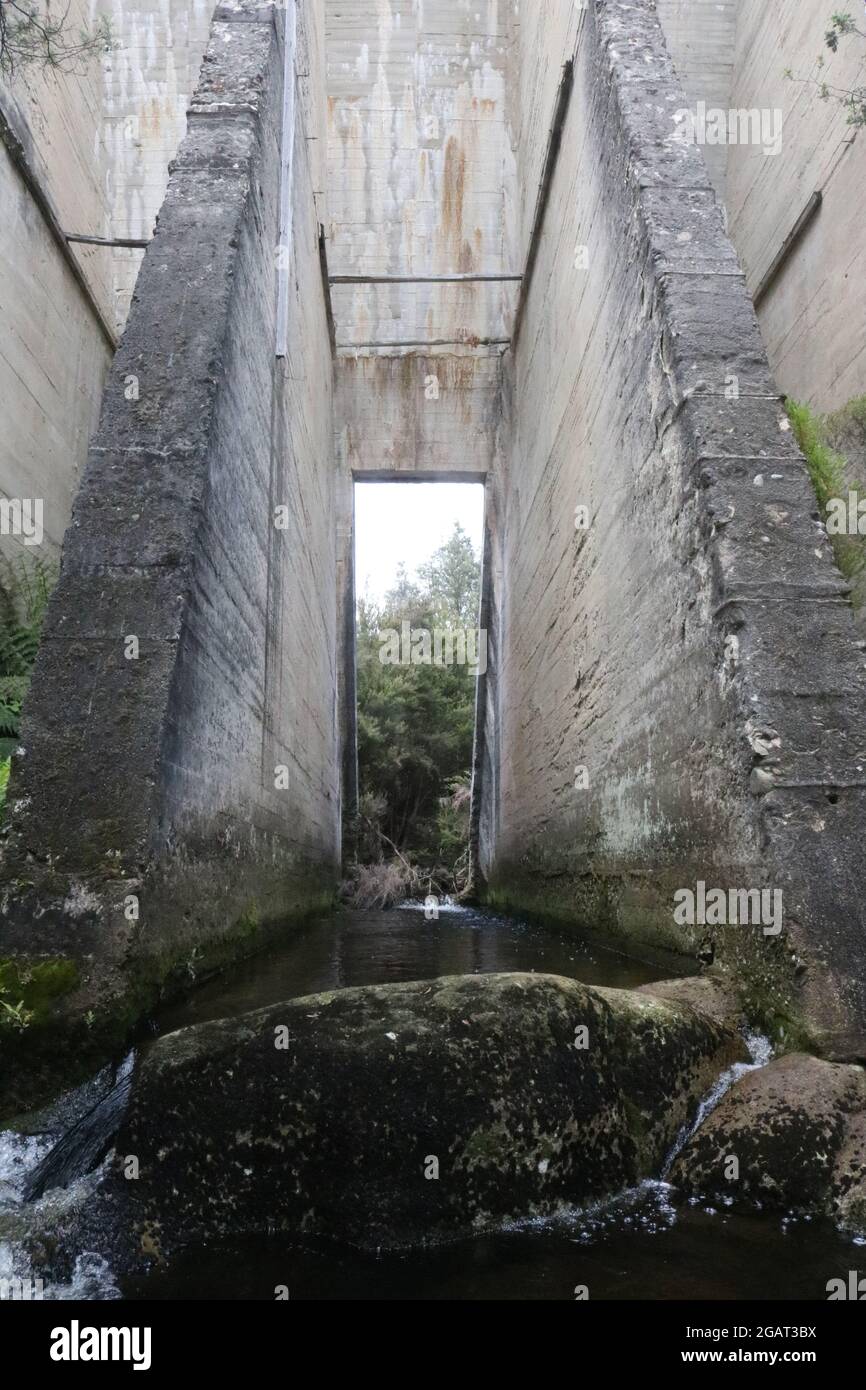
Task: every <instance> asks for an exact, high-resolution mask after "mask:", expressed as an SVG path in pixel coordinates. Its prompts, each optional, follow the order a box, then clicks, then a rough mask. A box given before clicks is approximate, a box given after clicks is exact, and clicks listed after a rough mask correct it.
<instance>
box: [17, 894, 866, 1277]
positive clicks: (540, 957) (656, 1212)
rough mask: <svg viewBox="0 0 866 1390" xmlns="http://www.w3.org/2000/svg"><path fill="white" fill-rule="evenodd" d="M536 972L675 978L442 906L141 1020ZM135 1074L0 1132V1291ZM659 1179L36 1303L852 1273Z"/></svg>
mask: <svg viewBox="0 0 866 1390" xmlns="http://www.w3.org/2000/svg"><path fill="white" fill-rule="evenodd" d="M532 970H535V971H539V972H544V973H549V974H556V975H565V976H570V977H572V978H574V979H578V980H582V981H583V982H584V983H586V984H594V985H608V986H613V987H616V988H623V989H628V988H635V987H636V986H638V985H641V984H647V983H650V982H651V981H653V980H658V979H661V978H666V977H669V976H670V975H671V974H672V973H674V972H673V971H672V969H671V966H670V963H667V964H659V963H658V962H656V963H652V962H649V961H644V960H636V959H633V958H629V957H627V956H623V955H618V954H616V953H614V952H612V951H608V950H603V949H601V948H599V947H597V946H593V945H589V944H585V943H580V942H577V941H575V940H574V939H573V938H563V937H561V936H558V935H556V934H555V933H552V932H550V931H546V930H544V929H543V928H541V927H539V926H532V925H528V924H525V923H521V922H517V921H514V920H511V919H508V918H504V917H499V916H493V915H491V914H488V913H482V912H475V911H471V910H467V909H462V908H441V909H440V911H439V916H438V919H435V920H428V918H427V916H426V915H425V912H424V911H423V909H420V908H419V907H417V906H415V905H407V906H405V907H403V908H400V909H396V910H394V911H389V912H340V913H334V914H332V915H330V916H327V917H325V918H322V919H320V920H317V921H311V922H310V923H309V924H308V925H307V926H306V927H305V928H303V929H302V930H301V931H300V932H297V933H295V934H294V935H293V936H292V937H291V939H290V940H289V941H288V942H287V943H286V944H285V945H283V946H281V947H280V948H278V949H274V950H271V951H269V952H266V953H263V954H262V955H260V956H257V957H254V958H252V959H251V960H249V961H246V962H244V963H243V964H241V965H239V966H235V967H234V968H233V969H232V970H231V971H230V972H227V973H226V974H225V975H223V976H221V977H219V978H217V979H213V980H210V981H208V982H206V983H203V984H200V985H199V987H198V988H197V989H195V990H194V992H193V993H192V994H191V995H190V997H189V998H188V999H187V1000H185V1001H184V1002H183V1003H181V1004H178V1005H175V1006H172V1007H170V1008H167V1009H165V1010H164V1011H163V1012H162V1013H161V1014H160V1015H159V1017H158V1018H157V1019H156V1020H154V1024H153V1033H154V1035H157V1034H159V1033H167V1032H171V1031H173V1030H174V1029H176V1028H182V1027H187V1026H188V1025H190V1024H193V1023H200V1022H204V1021H206V1020H208V1019H214V1018H225V1017H229V1016H233V1015H238V1014H241V1013H246V1012H247V1011H248V1010H250V1009H256V1008H261V1007H264V1006H266V1005H268V1004H273V1003H278V1002H279V1001H280V1000H282V999H289V998H298V997H302V996H304V995H307V994H313V993H316V992H319V991H322V990H332V989H340V988H345V987H349V986H352V985H366V984H381V983H388V982H394V981H409V980H420V979H433V978H436V977H437V976H440V975H458V974H472V973H493V972H500V971H532ZM748 1042H749V1046H750V1051H751V1053H752V1062H751V1063H750V1064H739V1065H738V1066H736V1067H733V1068H731V1069H730V1071H728V1072H726V1073H725V1074H724V1075H723V1076H721V1077H719V1079H718V1081H717V1083H716V1085H715V1086H714V1087H713V1088H712V1091H711V1092H710V1094H709V1095H708V1096H707V1097H705V1099H704V1102H703V1104H702V1106H701V1109H700V1112H699V1115H698V1117H697V1120H696V1121H695V1124H694V1125H692V1126H691V1127H690V1130H689V1132H688V1133H683V1134H682V1135H680V1137H679V1139H678V1141H677V1144H676V1145H675V1147H674V1150H673V1152H672V1153H671V1155H670V1157H669V1160H668V1165H666V1167H665V1171H667V1167H668V1166H669V1164H670V1162H671V1161H672V1159H673V1157H674V1156H675V1154H676V1153H677V1152H678V1151H679V1149H680V1148H681V1147H682V1145H683V1144H684V1143H685V1142H686V1140H687V1138H688V1137H689V1133H691V1132H693V1131H694V1129H695V1128H696V1127H697V1126H698V1125H699V1124H700V1123H701V1121H702V1120H703V1119H704V1118H705V1117H706V1115H707V1114H708V1113H709V1110H710V1109H712V1108H713V1106H714V1105H715V1104H717V1103H718V1101H719V1099H721V1096H722V1095H723V1094H724V1092H725V1091H726V1090H727V1089H728V1087H729V1086H730V1085H732V1084H733V1082H734V1081H735V1080H736V1079H737V1078H738V1077H739V1076H740V1075H742V1074H743V1073H744V1072H745V1071H746V1070H748V1069H749V1067H750V1066H751V1067H755V1066H761V1065H764V1064H765V1063H766V1061H767V1060H769V1055H770V1053H769V1048H768V1046H767V1045H766V1043H765V1042H764V1040H762V1039H756V1038H752V1039H748ZM147 1046H148V1043H147V1042H145V1043H144V1044H143V1050H146V1048H147ZM132 1067H133V1059H132V1058H128V1059H126V1061H125V1062H124V1063H122V1064H121V1065H120V1066H119V1067H118V1068H117V1069H113V1070H112V1069H106V1072H105V1073H103V1074H101V1075H100V1077H99V1078H96V1079H95V1081H94V1082H93V1083H91V1085H90V1086H88V1087H83V1088H81V1091H80V1092H79V1093H76V1095H74V1096H72V1097H69V1098H67V1099H66V1102H65V1103H64V1105H62V1106H61V1107H58V1108H57V1109H56V1110H55V1111H54V1113H53V1115H52V1114H50V1113H49V1115H48V1116H47V1117H46V1119H45V1122H44V1127H43V1130H42V1132H41V1133H35V1134H31V1135H23V1134H12V1133H7V1134H2V1135H0V1281H2V1280H3V1279H4V1278H6V1279H8V1278H22V1277H23V1278H25V1279H26V1277H27V1275H28V1272H29V1266H28V1263H27V1260H26V1257H25V1256H24V1253H23V1249H24V1246H23V1243H22V1242H23V1239H24V1238H25V1237H26V1236H27V1235H29V1234H31V1233H32V1231H33V1230H34V1229H38V1230H39V1231H40V1232H46V1233H48V1234H49V1235H50V1233H51V1231H52V1229H54V1227H55V1226H56V1225H58V1224H60V1223H62V1222H63V1220H64V1217H65V1215H66V1213H67V1212H68V1211H69V1210H70V1209H72V1208H74V1207H75V1206H76V1205H77V1204H78V1205H80V1204H81V1203H84V1202H87V1201H88V1199H89V1198H90V1196H91V1194H92V1192H93V1190H94V1188H95V1186H96V1184H97V1181H98V1165H100V1163H103V1162H105V1161H107V1160H106V1159H105V1157H104V1156H105V1154H106V1150H107V1148H108V1147H109V1146H110V1143H111V1138H112V1135H113V1133H114V1132H115V1130H116V1127H117V1124H118V1123H119V1120H120V1118H121V1116H122V1112H123V1106H124V1104H125V1101H126V1096H127V1094H128V1090H129V1085H130V1080H131V1072H132ZM35 1127H36V1128H38V1125H37V1126H35ZM58 1141H59V1142H58ZM663 1176H664V1175H663V1174H662V1175H660V1177H659V1180H657V1181H654V1182H647V1183H644V1184H642V1185H641V1186H640V1187H639V1188H636V1189H635V1190H634V1191H631V1192H627V1193H622V1194H620V1195H619V1196H618V1197H617V1198H615V1199H613V1200H611V1201H607V1202H604V1203H601V1204H599V1205H597V1206H595V1207H593V1208H591V1209H584V1210H574V1211H572V1212H569V1213H565V1214H562V1215H560V1216H558V1217H557V1218H556V1219H555V1220H550V1221H536V1222H531V1223H525V1224H522V1225H518V1226H516V1227H514V1228H513V1229H510V1230H506V1231H503V1232H501V1233H498V1234H495V1235H485V1236H479V1237H476V1238H474V1239H471V1240H466V1241H461V1242H458V1243H454V1244H448V1245H442V1246H438V1247H432V1248H428V1249H425V1250H421V1251H415V1252H412V1253H405V1252H401V1253H400V1254H380V1255H378V1256H375V1255H369V1254H360V1253H359V1252H357V1251H353V1250H349V1249H338V1248H335V1247H334V1246H333V1245H329V1244H325V1243H320V1242H315V1241H309V1240H299V1239H295V1238H292V1239H290V1238H288V1237H285V1236H281V1237H273V1238H256V1239H251V1240H247V1241H238V1240H232V1241H226V1242H225V1243H222V1244H211V1245H208V1246H207V1247H206V1248H201V1247H199V1248H194V1249H190V1250H188V1251H187V1252H185V1253H184V1254H183V1255H181V1256H180V1257H178V1258H176V1259H175V1260H174V1261H172V1262H171V1264H170V1265H169V1266H168V1268H167V1269H164V1270H161V1271H159V1272H154V1273H152V1274H150V1275H148V1276H147V1277H146V1278H140V1279H134V1280H129V1279H127V1280H124V1279H117V1278H115V1276H114V1274H113V1273H112V1271H111V1269H110V1268H109V1266H108V1265H107V1264H106V1262H105V1261H104V1260H102V1259H100V1258H98V1257H96V1256H94V1255H93V1254H92V1253H90V1252H88V1251H86V1250H83V1251H80V1252H79V1253H78V1255H77V1258H76V1260H75V1265H74V1274H73V1276H72V1278H71V1279H70V1280H69V1281H68V1282H67V1283H64V1284H62V1285H56V1286H50V1287H48V1288H47V1289H46V1290H45V1295H44V1296H45V1297H51V1298H65V1299H73V1298H83V1299H110V1298H118V1297H126V1298H132V1299H148V1298H159V1299H268V1300H270V1299H273V1297H274V1290H275V1289H276V1288H277V1287H278V1286H282V1287H286V1288H288V1290H289V1292H290V1296H291V1297H292V1298H293V1299H302V1300H303V1299H341V1300H342V1299H382V1300H390V1299H395V1300H404V1299H461V1300H478V1299H572V1298H574V1297H575V1296H576V1295H575V1291H576V1290H577V1289H579V1288H582V1287H584V1286H585V1287H586V1288H587V1289H588V1290H589V1295H590V1297H591V1298H593V1299H598V1298H601V1299H623V1300H628V1299H646V1298H659V1299H680V1298H681V1299H693V1298H698V1299H708V1300H718V1299H741V1298H750V1299H751V1298H754V1299H823V1298H826V1284H827V1281H828V1280H829V1279H831V1278H838V1277H842V1278H846V1277H847V1273H848V1270H849V1269H851V1268H854V1267H856V1263H857V1260H856V1255H857V1253H858V1252H857V1251H856V1250H855V1249H854V1248H853V1243H852V1242H851V1241H850V1240H849V1239H846V1238H843V1237H842V1236H840V1235H839V1233H838V1232H837V1231H835V1229H834V1228H833V1227H832V1226H831V1225H830V1224H829V1223H821V1222H814V1221H813V1222H810V1221H795V1220H793V1219H788V1220H780V1219H779V1218H778V1217H776V1216H769V1215H766V1216H764V1215H761V1214H755V1215H753V1216H743V1215H737V1214H734V1213H733V1212H730V1211H727V1210H725V1209H721V1210H714V1209H712V1208H709V1207H706V1206H704V1205H701V1204H698V1203H682V1202H680V1201H678V1200H677V1198H676V1194H675V1193H674V1192H673V1190H672V1189H671V1187H670V1186H669V1185H668V1184H667V1183H666V1182H664V1181H663Z"/></svg>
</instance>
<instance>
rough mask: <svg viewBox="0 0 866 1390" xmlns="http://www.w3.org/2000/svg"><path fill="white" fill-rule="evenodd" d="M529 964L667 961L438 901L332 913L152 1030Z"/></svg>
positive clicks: (586, 969)
mask: <svg viewBox="0 0 866 1390" xmlns="http://www.w3.org/2000/svg"><path fill="white" fill-rule="evenodd" d="M510 970H527V971H529V970H535V971H539V972H544V973H546V974H551V975H565V976H566V977H568V978H570V979H576V980H582V981H583V982H584V984H588V985H610V986H612V987H614V988H616V989H635V988H637V986H638V985H643V984H649V983H650V982H651V981H652V980H660V979H663V978H667V977H669V976H670V975H671V974H673V973H675V967H674V968H673V969H672V967H671V964H670V963H667V964H666V965H664V966H662V965H658V964H650V963H647V962H645V961H641V960H634V959H632V958H630V957H628V956H623V955H618V954H617V953H616V952H614V951H608V950H604V949H601V948H599V947H596V946H589V945H587V944H585V943H583V942H579V941H576V940H575V939H574V938H568V937H562V936H559V935H556V934H554V933H551V932H549V931H546V930H544V929H543V928H542V927H539V926H535V925H529V924H527V923H525V922H518V921H515V920H513V919H511V918H507V917H499V916H494V915H492V914H491V913H485V912H476V911H473V910H471V909H467V908H460V907H452V908H445V907H443V908H440V909H439V918H438V921H428V920H427V918H426V916H425V912H424V909H423V908H421V907H415V906H412V907H401V908H395V909H393V910H391V911H389V912H337V913H333V914H331V915H330V916H327V917H322V918H318V919H316V920H313V921H310V922H309V923H307V924H306V925H305V926H304V927H303V928H301V930H300V931H298V932H296V933H294V934H293V935H292V937H291V938H290V939H289V940H288V941H287V942H286V943H285V944H284V945H281V946H278V947H276V948H274V949H272V950H270V951H266V952H264V953H263V954H261V955H258V956H253V957H252V958H251V959H250V960H248V961H245V962H243V963H242V964H241V965H238V966H234V967H232V969H231V971H230V972H228V973H227V974H225V975H223V976H221V977H219V978H218V979H215V980H211V981H209V982H208V983H207V984H204V985H202V986H201V987H200V988H199V989H197V990H196V992H195V993H194V994H193V995H192V996H191V997H190V998H189V999H187V1000H185V1001H184V1002H183V1003H181V1004H179V1005H177V1006H175V1007H171V1008H167V1009H165V1010H164V1011H163V1012H162V1013H161V1014H160V1016H159V1019H158V1023H159V1031H160V1032H162V1033H170V1032H173V1031H174V1030H175V1029H176V1028H185V1027H187V1026H188V1025H189V1024H191V1023H204V1022H205V1021H206V1020H208V1019H212V1018H229V1017H233V1016H235V1015H237V1014H242V1013H246V1012H247V1011H248V1010H249V1009H260V1008H264V1007H265V1006H266V1005H268V1004H279V1003H280V1002H281V1000H283V999H297V998H300V997H302V996H303V995H306V994H318V993H319V992H320V991H324V990H331V989H346V988H348V987H350V986H353V985H378V984H394V983H398V982H406V981H410V980H433V979H436V977H437V976H439V975H477V974H485V975H490V974H496V973H497V972H500V971H510Z"/></svg>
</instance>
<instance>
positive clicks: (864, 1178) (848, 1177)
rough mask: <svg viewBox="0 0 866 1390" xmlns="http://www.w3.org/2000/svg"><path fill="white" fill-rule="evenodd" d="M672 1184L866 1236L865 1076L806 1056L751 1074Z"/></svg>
mask: <svg viewBox="0 0 866 1390" xmlns="http://www.w3.org/2000/svg"><path fill="white" fill-rule="evenodd" d="M731 1159H736V1160H737V1166H736V1167H734V1165H733V1164H732V1163H731ZM670 1176H671V1181H672V1182H674V1183H676V1184H677V1186H679V1187H681V1188H682V1189H683V1190H684V1191H686V1192H690V1193H700V1194H701V1195H702V1196H705V1197H708V1198H710V1199H711V1200H719V1199H722V1200H725V1201H726V1202H727V1203H729V1204H730V1203H732V1204H733V1205H734V1206H737V1207H742V1208H749V1207H752V1208H754V1207H756V1206H757V1207H760V1208H762V1209H763V1210H770V1211H784V1212H797V1213H809V1214H812V1215H821V1216H829V1217H831V1218H832V1219H834V1220H836V1221H838V1222H839V1223H840V1224H841V1225H842V1226H843V1227H844V1228H845V1229H847V1230H850V1231H852V1232H855V1233H860V1234H863V1233H866V1072H864V1071H863V1068H862V1067H851V1066H837V1065H834V1064H833V1063H831V1062H822V1061H819V1060H818V1059H817V1058H815V1057H807V1056H804V1055H802V1054H800V1053H789V1054H788V1056H786V1057H780V1058H779V1059H778V1060H777V1061H774V1062H771V1063H770V1064H769V1066H767V1067H764V1068H762V1069H761V1070H760V1071H756V1072H750V1073H749V1075H748V1076H745V1077H743V1078H742V1079H741V1080H740V1081H738V1082H736V1083H735V1085H734V1086H733V1087H732V1088H731V1090H730V1091H729V1092H728V1093H727V1095H726V1096H725V1097H724V1098H723V1099H722V1101H721V1102H720V1103H719V1105H718V1106H717V1108H716V1109H715V1110H714V1111H713V1112H712V1114H711V1115H710V1116H709V1117H708V1119H706V1120H705V1121H704V1123H703V1124H702V1125H701V1127H700V1129H699V1130H698V1132H697V1134H696V1135H695V1136H694V1138H693V1139H691V1140H690V1141H689V1143H688V1144H687V1145H686V1147H685V1148H684V1149H683V1151H682V1153H681V1154H680V1155H679V1157H678V1158H677V1160H676V1162H675V1163H674V1165H673V1168H672V1169H671V1175H670Z"/></svg>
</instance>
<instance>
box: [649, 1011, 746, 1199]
mask: <svg viewBox="0 0 866 1390" xmlns="http://www.w3.org/2000/svg"><path fill="white" fill-rule="evenodd" d="M743 1041H744V1042H745V1044H746V1047H747V1049H748V1052H749V1061H748V1062H735V1063H734V1064H733V1066H731V1067H728V1068H727V1070H726V1071H723V1072H722V1074H721V1076H719V1077H717V1079H716V1080H715V1081H714V1082H713V1085H712V1086H711V1087H710V1089H709V1091H708V1092H707V1094H706V1095H705V1096H704V1098H703V1100H702V1101H701V1103H700V1105H699V1106H698V1109H697V1114H696V1115H695V1118H694V1119H693V1120H692V1121H691V1123H690V1124H686V1125H683V1127H682V1129H681V1130H680V1132H679V1134H678V1135H677V1137H676V1139H675V1140H674V1144H673V1148H672V1149H671V1151H670V1153H669V1154H668V1156H667V1158H666V1159H665V1161H664V1166H663V1167H662V1171H661V1177H662V1181H664V1180H665V1179H666V1178H667V1175H668V1173H669V1172H670V1170H671V1168H672V1167H673V1165H674V1162H675V1160H676V1159H677V1158H679V1156H680V1154H681V1153H682V1151H683V1149H684V1148H685V1146H686V1144H687V1143H688V1142H689V1140H690V1139H691V1138H692V1137H693V1136H694V1135H695V1134H697V1132H698V1130H699V1129H700V1127H701V1125H702V1124H703V1123H704V1120H705V1119H706V1118H707V1116H708V1115H710V1114H712V1112H713V1111H714V1110H715V1108H716V1106H717V1105H718V1103H719V1101H720V1100H721V1099H722V1098H723V1097H724V1096H726V1095H727V1093H728V1091H729V1090H730V1089H731V1087H732V1086H733V1085H734V1083H735V1082H737V1081H739V1080H740V1077H742V1076H747V1075H748V1073H749V1072H750V1071H760V1069H761V1067H765V1066H766V1065H767V1063H768V1062H769V1061H770V1060H771V1059H772V1056H773V1044H772V1043H771V1042H770V1040H769V1038H765V1037H763V1036H762V1035H761V1034H759V1033H744V1034H743Z"/></svg>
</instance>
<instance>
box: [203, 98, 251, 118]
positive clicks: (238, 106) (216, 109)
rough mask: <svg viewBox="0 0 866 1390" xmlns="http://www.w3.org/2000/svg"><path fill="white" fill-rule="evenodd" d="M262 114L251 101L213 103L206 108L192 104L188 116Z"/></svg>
mask: <svg viewBox="0 0 866 1390" xmlns="http://www.w3.org/2000/svg"><path fill="white" fill-rule="evenodd" d="M259 114H260V112H259V108H258V106H254V105H253V104H252V102H249V101H213V102H208V104H207V105H206V106H201V105H198V104H191V105H190V106H189V107H188V108H187V116H256V117H258V116H259Z"/></svg>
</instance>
